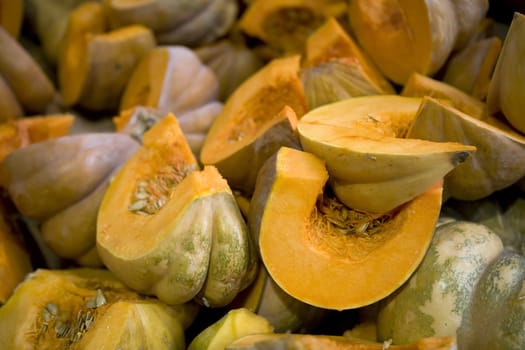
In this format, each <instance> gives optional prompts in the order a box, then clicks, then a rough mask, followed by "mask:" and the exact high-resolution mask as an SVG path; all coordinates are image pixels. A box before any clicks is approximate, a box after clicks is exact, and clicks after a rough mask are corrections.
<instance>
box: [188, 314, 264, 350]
mask: <svg viewBox="0 0 525 350" xmlns="http://www.w3.org/2000/svg"><path fill="white" fill-rule="evenodd" d="M272 332H273V327H272V325H271V324H270V322H268V320H267V319H266V318H264V317H262V316H259V315H257V314H255V313H253V312H252V311H250V310H248V309H245V308H237V309H233V310H230V311H228V312H227V313H226V314H225V315H224V316H222V317H221V318H220V319H219V320H217V321H215V322H214V323H213V324H211V325H210V326H208V327H206V328H204V329H203V330H201V331H200V332H199V334H197V335H196V336H195V338H193V340H192V341H191V343H190V344H189V346H188V350H223V349H225V347H226V346H227V345H228V344H230V343H231V342H233V341H234V340H236V339H239V338H242V337H245V336H248V335H252V334H267V333H272Z"/></svg>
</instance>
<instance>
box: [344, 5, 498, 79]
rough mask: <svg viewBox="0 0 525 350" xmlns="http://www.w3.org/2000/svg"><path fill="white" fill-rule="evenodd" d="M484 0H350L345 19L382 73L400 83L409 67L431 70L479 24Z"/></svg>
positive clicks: (426, 72)
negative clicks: (346, 18) (347, 18)
mask: <svg viewBox="0 0 525 350" xmlns="http://www.w3.org/2000/svg"><path fill="white" fill-rule="evenodd" d="M487 10H488V1H487V0H479V1H468V0H467V1H466V0H443V1H424V0H413V1H397V0H382V1H374V2H370V1H367V0H357V1H351V2H350V5H349V9H348V15H349V23H350V26H351V28H352V32H353V33H354V34H355V36H356V38H357V41H358V42H359V43H360V45H361V46H362V47H363V49H364V50H365V52H367V53H368V54H369V55H370V57H371V58H372V60H373V61H374V62H375V63H376V64H377V66H378V67H379V69H380V70H381V71H382V72H383V74H384V75H385V76H386V77H387V78H389V79H391V80H392V81H393V82H395V83H398V84H404V82H405V81H406V79H407V78H408V76H409V75H410V74H411V73H412V72H418V73H421V74H424V75H433V74H434V73H436V72H437V71H438V70H439V69H440V68H441V67H442V66H443V65H444V64H445V62H446V60H447V59H448V57H449V55H450V54H451V52H452V50H454V49H455V48H458V47H461V46H463V45H464V42H466V40H468V38H469V37H470V36H471V35H472V34H473V32H474V31H475V30H476V29H477V25H478V23H479V22H480V21H481V19H482V18H483V17H485V14H486V12H487Z"/></svg>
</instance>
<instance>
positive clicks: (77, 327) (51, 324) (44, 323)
mask: <svg viewBox="0 0 525 350" xmlns="http://www.w3.org/2000/svg"><path fill="white" fill-rule="evenodd" d="M106 303H107V301H106V297H105V296H104V293H103V292H102V290H101V289H97V293H96V295H95V296H93V297H92V298H90V299H88V300H87V301H86V302H85V304H84V307H81V308H80V309H79V310H78V311H77V312H76V316H75V317H72V314H71V312H67V311H63V310H62V311H63V312H60V311H61V310H60V308H59V306H58V305H57V304H55V303H47V304H46V305H45V306H44V307H43V308H42V313H41V316H40V319H39V323H40V327H39V331H38V334H37V338H38V337H40V336H44V334H46V333H47V332H48V331H51V332H52V333H54V336H55V337H56V338H57V339H65V340H66V344H65V347H64V348H65V349H68V348H69V347H70V346H71V344H73V343H75V342H77V341H79V340H80V339H81V338H82V336H83V335H84V333H86V332H87V331H88V330H89V328H90V327H91V326H92V325H93V322H94V321H95V309H97V308H99V307H101V306H103V305H105V304H106Z"/></svg>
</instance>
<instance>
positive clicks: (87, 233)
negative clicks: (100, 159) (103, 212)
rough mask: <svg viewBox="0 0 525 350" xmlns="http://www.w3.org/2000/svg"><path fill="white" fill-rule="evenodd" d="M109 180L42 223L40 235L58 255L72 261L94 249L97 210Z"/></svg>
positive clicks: (108, 178)
mask: <svg viewBox="0 0 525 350" xmlns="http://www.w3.org/2000/svg"><path fill="white" fill-rule="evenodd" d="M109 181H110V176H108V177H107V178H106V179H105V180H104V181H103V182H102V183H101V184H99V185H98V186H97V188H96V189H95V190H94V191H93V192H91V193H90V194H88V195H87V196H86V197H84V198H83V199H81V200H80V201H78V202H77V203H74V204H73V205H71V206H69V207H67V208H66V209H64V210H62V211H60V212H58V213H57V214H55V215H53V216H52V217H50V218H48V219H46V220H44V221H43V222H42V225H41V226H40V232H41V234H42V237H43V239H44V241H45V242H46V243H47V245H48V246H49V247H50V248H51V250H53V252H55V253H56V254H57V255H58V256H60V257H62V258H66V259H73V260H75V259H77V258H80V257H82V256H83V255H85V254H87V253H88V252H89V251H90V250H91V249H92V248H96V238H95V236H96V232H97V213H98V208H99V206H100V203H101V202H102V198H103V197H104V193H105V192H106V190H107V188H108V186H109ZM99 261H100V259H99ZM101 264H102V262H100V265H101ZM100 265H99V266H100Z"/></svg>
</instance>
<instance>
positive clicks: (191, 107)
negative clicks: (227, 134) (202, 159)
mask: <svg viewBox="0 0 525 350" xmlns="http://www.w3.org/2000/svg"><path fill="white" fill-rule="evenodd" d="M203 86H205V87H206V88H202V87H203ZM218 93H219V81H218V80H217V77H216V76H215V74H214V73H213V71H212V70H211V69H210V68H209V67H207V66H206V65H204V64H203V63H202V62H201V61H200V59H199V57H198V56H197V55H196V54H195V53H194V52H192V51H191V50H190V49H188V48H186V47H184V46H163V47H156V48H154V49H152V50H151V51H150V52H148V53H147V54H146V55H145V56H144V57H143V58H142V59H141V60H140V62H139V63H138V65H137V67H136V68H135V69H134V70H133V73H132V75H131V77H130V79H129V81H128V82H127V84H126V88H125V89H124V93H123V95H122V97H121V99H120V111H121V112H123V111H125V110H129V109H131V108H134V107H141V106H145V107H151V108H155V109H157V110H158V113H159V114H161V115H166V114H168V113H173V114H175V115H176V116H177V120H178V121H179V124H180V126H181V128H182V131H183V132H184V135H185V136H186V139H187V140H188V142H189V143H190V145H191V148H192V150H193V152H194V153H195V154H199V152H200V149H201V147H202V144H203V142H204V138H205V136H206V133H207V132H208V129H209V128H210V125H211V124H212V122H213V120H214V119H215V118H216V117H217V115H218V114H219V113H220V112H221V110H222V107H223V105H222V103H221V102H219V101H218Z"/></svg>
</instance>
